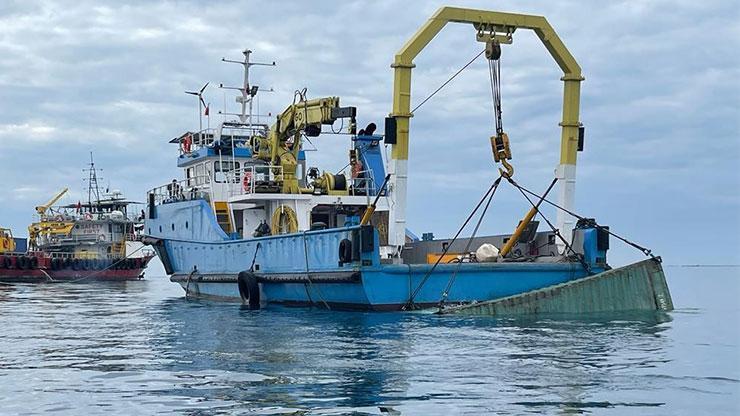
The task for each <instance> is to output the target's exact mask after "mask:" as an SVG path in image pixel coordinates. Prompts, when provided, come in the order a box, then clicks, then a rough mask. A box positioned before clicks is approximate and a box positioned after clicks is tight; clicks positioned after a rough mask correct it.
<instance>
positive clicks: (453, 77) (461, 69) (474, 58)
mask: <svg viewBox="0 0 740 416" xmlns="http://www.w3.org/2000/svg"><path fill="white" fill-rule="evenodd" d="M485 51H486V50H485V49H483V50H482V51H480V52H479V53H478V54H477V55H475V56H474V57H473V59H471V60H470V61H468V63H467V64H465V65H464V66H463V67H462V68H460V69H458V70H457V72H455V73H454V74H453V75H452V76H451V77H450V78H449V79H448V80H447V81H445V82H444V83H442V85H440V86H439V88H437V89H436V90H434V92H433V93H431V94H430V95H429V96H428V97H427V98H425V99H424V100H423V101H422V102H421V103H420V104H419V105H417V106H416V107H414V109H413V110H411V114H414V113H415V112H416V110H418V109H419V107H421V106H422V105H424V104H425V103H426V102H427V101H429V100H430V99H431V98H432V97H434V96H435V95H436V94H437V93H438V92H439V91H440V90H441V89H442V88H444V87H445V86H447V84H449V83H450V82H452V80H453V79H455V77H457V76H458V75H460V73H461V72H462V71H464V70H465V68H467V67H469V66H470V64H472V63H473V62H475V60H476V59H478V58H479V57H480V56H481V55H483V53H484V52H485Z"/></svg>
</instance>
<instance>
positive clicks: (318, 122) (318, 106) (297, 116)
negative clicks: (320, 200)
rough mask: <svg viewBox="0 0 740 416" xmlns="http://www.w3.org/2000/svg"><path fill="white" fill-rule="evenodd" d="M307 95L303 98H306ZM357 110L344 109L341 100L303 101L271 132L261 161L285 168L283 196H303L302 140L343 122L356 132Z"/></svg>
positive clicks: (262, 146) (286, 112) (282, 116)
mask: <svg viewBox="0 0 740 416" xmlns="http://www.w3.org/2000/svg"><path fill="white" fill-rule="evenodd" d="M304 95H305V93H303V94H301V97H302V98H303V97H304ZM356 114H357V110H356V109H355V107H340V106H339V97H324V98H315V99H312V100H306V99H305V98H303V99H302V100H301V101H299V102H297V103H295V104H292V105H290V106H288V107H287V108H286V109H285V110H284V111H283V112H282V113H280V115H278V117H277V121H276V122H275V124H273V125H272V127H271V128H270V132H269V136H268V137H267V139H266V140H265V141H263V142H262V143H260V146H259V151H258V157H259V158H260V159H262V160H265V161H268V162H270V163H271V164H273V165H279V166H281V167H282V175H283V187H282V188H283V189H282V191H283V193H291V194H297V193H300V188H299V186H298V179H297V178H296V176H295V173H296V166H297V164H298V152H300V150H301V137H302V134H304V133H305V134H306V136H309V137H316V136H318V135H320V134H321V126H322V125H324V124H327V125H331V124H334V122H335V121H336V120H337V119H339V118H349V119H350V126H349V129H350V133H354V131H355V116H356Z"/></svg>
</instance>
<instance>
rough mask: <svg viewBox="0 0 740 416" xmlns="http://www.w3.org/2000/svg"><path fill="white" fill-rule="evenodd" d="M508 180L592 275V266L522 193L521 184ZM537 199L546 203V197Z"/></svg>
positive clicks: (551, 185) (553, 181)
mask: <svg viewBox="0 0 740 416" xmlns="http://www.w3.org/2000/svg"><path fill="white" fill-rule="evenodd" d="M507 180H508V181H509V183H510V184H512V185H513V186H514V187H515V188H517V189H518V190H519V192H521V193H522V196H524V198H525V199H526V200H527V201H528V202H529V203H530V204H531V205H532V208H534V210H535V211H537V214H539V215H540V217H542V219H543V220H545V222H546V223H547V225H548V226H549V227H550V229H551V230H552V232H553V234H555V236H556V237H558V238H559V239H560V241H561V242H562V243H563V244H564V245H565V248H566V249H567V251H566V253H567V252H570V253H573V255H575V256H576V258H577V259H578V262H579V263H581V266H583V269H584V270H586V273H588V274H591V266H589V265H588V263H586V261H585V260H584V259H583V256H582V255H580V254H579V253H576V251H575V250H573V247H572V246H571V245H570V243H568V240H566V239H565V238H564V237H563V235H562V234H561V233H560V230H558V229H557V228H556V227H555V225H553V223H552V222H550V220H549V219H548V218H547V217H546V216H545V214H543V213H542V211H540V208H539V207H538V206H537V205H536V204H535V203H534V202H533V201H532V200H531V199H530V198H529V196H527V194H525V193H524V191H522V188H521V187H520V186H519V184H517V183H516V181H514V180H513V179H511V178H507ZM557 180H558V178H554V179H553V180H552V183H550V187H549V188H548V190H549V189H551V188H552V187H553V186H554V185H555V182H557ZM545 194H547V193H545ZM537 198H539V200H540V202H542V201H544V197H542V196H537Z"/></svg>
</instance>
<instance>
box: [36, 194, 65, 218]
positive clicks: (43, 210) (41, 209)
mask: <svg viewBox="0 0 740 416" xmlns="http://www.w3.org/2000/svg"><path fill="white" fill-rule="evenodd" d="M67 191H69V188H64V189H62V190H61V191H60V192H59V193H58V194H56V195H55V196H54V197H53V198H51V199H50V200H49V202H47V203H45V204H44V205H39V206H37V207H36V212H38V213H39V215H44V214H46V211H47V210H48V209H49V208H50V207H51V206H52V205H54V204H56V203H57V201H59V200H60V199H61V198H62V197H63V196H64V194H66V193H67Z"/></svg>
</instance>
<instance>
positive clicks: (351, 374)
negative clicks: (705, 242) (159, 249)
mask: <svg viewBox="0 0 740 416" xmlns="http://www.w3.org/2000/svg"><path fill="white" fill-rule="evenodd" d="M666 274H667V277H668V284H669V286H670V289H671V291H672V295H673V301H674V303H675V305H676V310H675V311H674V312H671V313H667V314H666V313H641V314H613V315H604V316H595V317H590V318H575V317H541V318H537V319H531V318H530V319H514V320H508V319H507V320H502V319H493V318H489V317H474V318H473V317H458V316H436V315H430V314H420V313H362V312H337V311H326V310H321V309H308V308H302V309H291V308H281V307H269V308H267V309H265V310H261V311H249V310H245V309H242V308H241V307H240V306H239V305H238V304H230V303H218V302H209V301H196V300H186V299H185V298H184V297H183V293H182V290H181V289H180V288H179V286H177V285H175V284H172V283H170V282H168V281H167V279H166V278H163V277H148V278H147V279H146V280H144V281H140V282H127V283H86V284H42V285H4V286H0V320H1V321H0V414H3V415H6V414H8V415H9V414H70V415H82V414H85V415H90V414H105V415H133V414H137V415H138V414H187V415H212V414H213V415H216V414H249V415H283V414H286V415H287V414H290V415H296V414H301V415H304V414H305V415H340V414H352V415H366V414H367V415H399V414H400V415H436V414H439V415H457V414H471V415H478V414H501V415H505V414H512V415H514V414H516V415H518V414H596V415H599V414H605V415H609V414H614V415H630V414H634V415H699V414H707V415H737V414H740V323H739V320H738V318H740V306H739V303H738V300H739V299H740V268H733V267H722V268H720V267H696V268H684V267H666Z"/></svg>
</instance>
